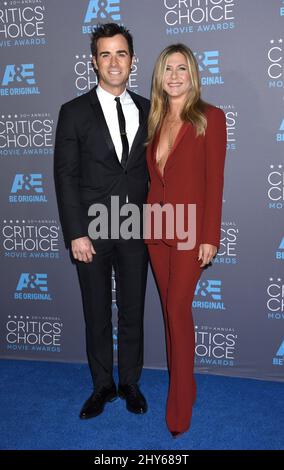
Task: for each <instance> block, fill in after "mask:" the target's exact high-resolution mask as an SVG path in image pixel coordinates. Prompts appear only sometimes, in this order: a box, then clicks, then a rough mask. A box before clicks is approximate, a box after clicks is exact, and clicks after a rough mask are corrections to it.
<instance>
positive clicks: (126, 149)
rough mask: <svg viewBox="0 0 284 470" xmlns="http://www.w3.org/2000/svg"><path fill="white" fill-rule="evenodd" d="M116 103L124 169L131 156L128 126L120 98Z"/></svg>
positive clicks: (117, 98)
mask: <svg viewBox="0 0 284 470" xmlns="http://www.w3.org/2000/svg"><path fill="white" fill-rule="evenodd" d="M115 101H116V110H117V116H118V122H119V130H120V137H121V142H122V157H121V165H122V167H123V168H125V167H126V162H127V159H128V154H129V144H128V140H127V135H126V124H125V117H124V114H123V111H122V106H121V102H120V98H119V96H117V97H116V98H115Z"/></svg>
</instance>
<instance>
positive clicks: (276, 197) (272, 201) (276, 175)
mask: <svg viewBox="0 0 284 470" xmlns="http://www.w3.org/2000/svg"><path fill="white" fill-rule="evenodd" d="M267 182H268V189H267V196H268V201H269V202H268V208H269V209H282V208H283V206H284V171H283V165H281V164H279V165H270V168H269V172H268V176H267Z"/></svg>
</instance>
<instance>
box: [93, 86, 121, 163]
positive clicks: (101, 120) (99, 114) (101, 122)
mask: <svg viewBox="0 0 284 470" xmlns="http://www.w3.org/2000/svg"><path fill="white" fill-rule="evenodd" d="M96 88H97V87H95V88H93V89H92V90H91V92H90V100H91V105H92V107H93V110H94V113H95V117H96V121H97V123H98V126H99V127H100V129H101V133H102V137H103V138H104V139H105V141H106V143H107V145H108V148H109V150H110V151H111V152H112V154H113V155H114V158H115V160H116V161H117V163H118V164H119V165H120V162H119V160H118V158H117V155H116V151H115V147H114V144H113V141H112V138H111V135H110V132H109V128H108V125H107V123H106V120H105V117H104V113H103V110H102V107H101V104H100V102H99V99H98V96H97V92H96ZM120 166H121V165H120Z"/></svg>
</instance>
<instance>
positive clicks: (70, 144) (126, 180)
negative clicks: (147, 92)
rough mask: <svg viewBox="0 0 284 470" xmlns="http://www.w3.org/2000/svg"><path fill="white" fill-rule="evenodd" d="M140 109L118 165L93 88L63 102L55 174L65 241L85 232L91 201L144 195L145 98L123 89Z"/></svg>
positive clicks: (138, 199) (140, 200)
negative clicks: (131, 139) (132, 135)
mask: <svg viewBox="0 0 284 470" xmlns="http://www.w3.org/2000/svg"><path fill="white" fill-rule="evenodd" d="M128 93H129V94H130V95H131V98H132V99H133V101H134V103H135V105H136V106H137V108H138V109H139V128H138V131H137V134H136V136H135V139H134V142H133V145H132V147H131V150H130V154H129V157H128V161H127V166H126V168H123V167H122V166H121V164H120V162H119V160H118V158H117V155H116V152H115V148H114V144H113V142H112V139H111V136H110V133H109V130H108V127H107V123H106V121H105V118H104V114H103V111H102V108H101V105H100V102H99V100H98V97H97V93H96V88H93V89H92V90H91V91H90V92H88V93H86V94H85V95H82V96H80V97H78V98H75V99H73V100H72V101H69V102H68V103H65V104H64V105H63V106H62V107H61V110H60V113H59V119H58V124H57V130H56V139H55V154H54V176H55V185H56V193H57V201H58V207H59V214H60V218H61V224H62V229H63V234H64V238H65V242H66V244H67V245H69V244H70V242H71V240H73V239H75V238H79V237H83V236H86V235H88V222H90V220H89V221H88V217H87V212H88V208H89V206H90V205H91V204H93V203H95V202H97V203H103V204H105V205H106V206H107V207H109V206H110V198H111V196H119V197H120V201H122V202H125V198H126V195H128V200H129V202H131V203H136V204H138V205H139V206H141V205H142V204H143V203H144V202H145V200H146V196H147V190H148V172H147V165H146V155H145V153H146V147H145V141H146V138H147V118H148V112H149V106H150V103H149V101H148V100H147V99H146V98H143V97H142V96H139V95H137V94H135V93H132V92H131V91H129V90H128Z"/></svg>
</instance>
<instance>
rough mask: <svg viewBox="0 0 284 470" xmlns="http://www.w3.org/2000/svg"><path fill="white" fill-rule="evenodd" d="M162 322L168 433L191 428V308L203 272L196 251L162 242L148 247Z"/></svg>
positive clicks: (192, 365) (193, 340) (194, 388)
mask: <svg viewBox="0 0 284 470" xmlns="http://www.w3.org/2000/svg"><path fill="white" fill-rule="evenodd" d="M148 249H149V254H150V259H151V263H152V267H153V270H154V274H155V277H156V281H157V284H158V288H159V292H160V296H161V300H162V306H163V314H164V321H165V329H166V344H167V359H168V368H169V376H170V384H169V392H168V399H167V412H166V422H167V426H168V428H169V430H170V431H175V432H184V431H187V430H188V428H189V426H190V420H191V414H192V406H193V404H194V401H195V396H196V385H195V380H194V376H193V368H194V351H195V339H194V324H193V319H192V312H191V305H192V301H193V296H194V291H195V287H196V284H197V281H198V279H199V277H200V275H201V273H202V269H201V268H200V264H201V261H198V259H197V258H198V249H194V250H190V251H186V250H185V251H180V250H177V249H176V247H171V246H168V245H166V244H165V243H163V242H160V243H159V244H155V245H154V244H153V245H152V244H149V245H148Z"/></svg>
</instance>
